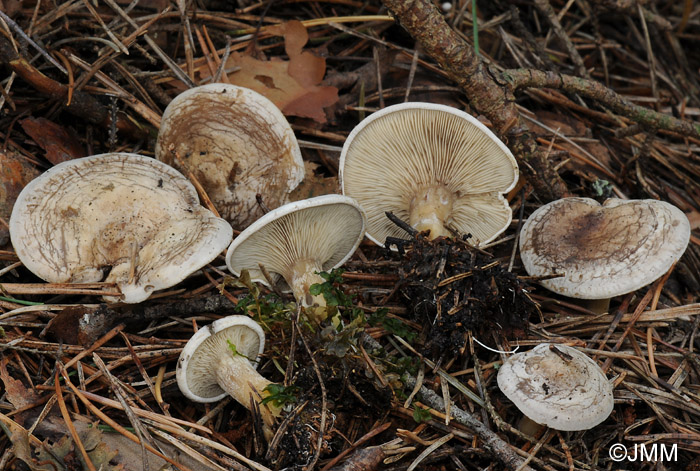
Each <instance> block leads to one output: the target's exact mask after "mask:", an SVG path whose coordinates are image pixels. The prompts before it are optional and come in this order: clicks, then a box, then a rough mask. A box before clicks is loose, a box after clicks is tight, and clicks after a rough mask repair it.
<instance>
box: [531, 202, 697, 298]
mask: <svg viewBox="0 0 700 471" xmlns="http://www.w3.org/2000/svg"><path fill="white" fill-rule="evenodd" d="M689 240H690V223H689V222H688V218H687V217H686V216H685V214H683V212H682V211H681V210H679V209H678V208H676V207H675V206H673V205H671V204H669V203H666V202H663V201H657V200H630V201H626V200H621V199H616V198H611V199H608V200H607V201H605V203H604V204H603V205H600V204H599V203H598V202H597V201H595V200H593V199H589V198H564V199H561V200H557V201H553V202H551V203H549V204H547V205H544V206H542V207H541V208H538V209H537V210H536V211H535V212H534V213H532V215H531V216H530V217H529V218H528V220H527V221H526V222H525V224H523V228H522V230H521V232H520V257H521V258H522V261H523V265H524V266H525V270H526V271H527V272H528V273H529V274H530V275H532V276H547V275H553V274H560V275H562V276H560V277H556V278H552V279H548V280H543V281H541V282H540V283H541V284H542V285H543V286H544V287H545V288H547V289H549V290H550V291H554V292H555V293H558V294H561V295H564V296H569V297H572V298H580V299H599V300H607V299H609V298H612V297H614V296H618V295H621V294H625V293H630V292H632V291H635V290H637V289H639V288H642V287H643V286H646V285H648V284H649V283H651V282H653V281H654V280H656V279H657V278H659V277H661V276H662V275H663V274H664V273H666V272H667V271H668V270H669V269H670V268H671V267H672V266H673V264H674V263H676V261H678V259H679V258H680V257H681V255H683V252H684V251H685V249H686V247H687V246H688V242H689ZM606 307H607V305H606V304H605V303H604V305H603V306H602V307H601V309H600V310H603V311H605V308H606Z"/></svg>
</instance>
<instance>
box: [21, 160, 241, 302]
mask: <svg viewBox="0 0 700 471" xmlns="http://www.w3.org/2000/svg"><path fill="white" fill-rule="evenodd" d="M10 236H11V238H12V245H13V247H14V248H15V251H16V252H17V256H19V258H20V260H21V261H22V263H23V264H24V265H25V266H26V267H27V268H28V269H29V270H30V271H31V272H32V273H34V274H35V275H37V276H38V277H40V278H42V279H44V280H46V281H49V282H53V283H89V282H96V281H102V280H103V279H104V281H107V282H113V283H117V285H118V286H119V288H120V290H121V292H122V294H123V298H122V299H113V298H109V299H107V300H108V301H124V302H127V303H138V302H141V301H143V300H145V299H146V298H148V296H149V295H150V294H151V293H152V292H153V291H155V290H159V289H164V288H169V287H171V286H173V285H175V284H176V283H178V282H180V281H182V280H183V279H184V278H185V277H187V276H188V275H189V274H190V273H193V272H195V271H196V270H198V269H200V268H201V267H203V266H204V265H206V264H207V263H209V262H211V261H212V260H213V259H214V258H216V256H217V255H218V254H219V253H221V251H222V250H224V249H225V248H226V246H227V245H228V244H229V243H230V241H231V239H232V237H233V230H232V229H231V226H230V225H229V224H228V223H227V222H226V221H224V220H223V219H221V218H217V217H215V216H214V215H213V214H212V213H211V211H209V210H207V209H205V208H204V207H202V206H200V204H199V199H198V197H197V192H196V191H195V189H194V187H193V186H192V185H191V184H190V182H189V181H188V180H187V179H186V178H185V177H184V176H183V175H182V174H180V173H179V172H178V171H177V170H175V169H173V168H172V167H169V166H168V165H166V164H164V163H162V162H159V161H157V160H155V159H152V158H148V157H143V156H141V155H136V154H127V153H112V154H101V155H95V156H92V157H84V158H81V159H74V160H69V161H67V162H63V163H61V164H58V165H56V166H54V167H52V168H50V169H49V170H47V171H46V172H44V173H43V174H42V175H40V176H39V177H37V178H35V179H34V180H32V181H31V182H30V183H29V184H28V185H27V186H26V187H25V188H24V190H22V192H21V193H20V195H19V197H18V198H17V202H16V203H15V206H14V209H13V211H12V216H11V217H10ZM107 273H108V274H107Z"/></svg>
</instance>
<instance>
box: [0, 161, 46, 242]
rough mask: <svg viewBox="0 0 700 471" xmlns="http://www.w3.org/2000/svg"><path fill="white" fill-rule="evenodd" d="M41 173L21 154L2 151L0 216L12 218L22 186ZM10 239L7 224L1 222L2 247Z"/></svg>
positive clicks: (5, 218) (6, 218) (0, 237)
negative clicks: (13, 208)
mask: <svg viewBox="0 0 700 471" xmlns="http://www.w3.org/2000/svg"><path fill="white" fill-rule="evenodd" d="M37 175H39V171H38V170H37V169H35V168H34V167H33V166H32V165H31V164H29V163H28V162H27V161H26V160H25V159H24V158H23V157H22V156H21V155H19V154H17V153H14V152H11V151H0V218H2V219H3V220H4V221H5V222H7V221H8V220H9V219H10V214H12V207H13V206H14V204H15V200H17V196H18V195H19V192H20V191H22V188H24V186H25V185H26V184H27V183H29V182H30V181H31V180H32V179H34V178H35V177H36V176H37ZM9 239H10V233H9V232H8V228H7V226H5V225H4V224H2V223H0V247H2V246H3V245H5V244H6V243H7V242H8V241H9Z"/></svg>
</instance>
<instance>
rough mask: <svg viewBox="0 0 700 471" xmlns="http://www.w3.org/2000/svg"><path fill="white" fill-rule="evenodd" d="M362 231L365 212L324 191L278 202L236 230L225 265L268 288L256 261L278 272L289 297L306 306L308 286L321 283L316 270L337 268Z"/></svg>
mask: <svg viewBox="0 0 700 471" xmlns="http://www.w3.org/2000/svg"><path fill="white" fill-rule="evenodd" d="M364 233H365V216H364V213H363V212H362V209H361V208H360V206H359V205H358V204H357V202H355V201H354V200H353V199H352V198H348V197H347V196H342V195H324V196H317V197H315V198H309V199H306V200H301V201H296V202H293V203H288V204H286V205H284V206H281V207H279V208H277V209H275V210H273V211H271V212H269V213H267V214H266V215H265V216H263V217H262V218H260V219H259V220H257V221H256V222H254V223H253V224H252V225H251V226H250V227H248V228H247V229H246V230H244V231H243V232H241V233H240V235H238V237H236V238H235V239H234V240H233V243H232V244H231V246H230V247H229V249H228V252H227V253H226V265H227V266H228V269H229V270H230V271H231V272H232V273H233V274H235V275H236V276H240V274H241V271H242V270H248V272H249V273H250V277H251V279H252V280H253V281H258V282H261V283H263V284H265V285H268V286H269V282H268V281H267V279H266V278H265V276H264V274H263V272H262V270H261V269H260V265H263V266H264V267H265V269H266V270H267V271H268V272H269V273H270V274H271V275H272V276H273V277H275V280H274V281H275V282H276V281H277V280H278V278H279V277H280V276H281V277H282V278H283V279H284V280H285V281H286V282H287V284H288V285H289V286H290V287H291V288H292V291H293V292H294V296H295V297H296V299H297V300H300V301H302V302H303V303H304V305H307V306H308V305H310V304H311V301H310V300H308V299H306V298H308V288H309V286H310V285H311V284H313V283H323V281H324V280H323V279H322V278H320V277H319V276H318V275H316V274H315V272H317V271H318V272H320V271H328V270H331V269H332V268H336V267H339V266H340V265H342V264H343V263H345V261H346V260H347V259H348V258H350V257H351V256H352V254H353V253H354V252H355V250H356V249H357V247H358V246H359V245H360V242H361V241H362V237H363V236H364Z"/></svg>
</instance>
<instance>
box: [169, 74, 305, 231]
mask: <svg viewBox="0 0 700 471" xmlns="http://www.w3.org/2000/svg"><path fill="white" fill-rule="evenodd" d="M171 148H172V149H173V150H174V151H175V152H177V153H178V155H179V156H180V157H181V159H182V161H183V162H184V163H185V165H186V166H187V169H188V170H190V171H191V172H192V173H193V174H194V176H195V177H196V178H197V180H199V182H200V183H201V184H202V186H203V187H204V190H205V191H206V192H207V194H208V195H209V197H210V198H211V200H212V202H213V203H214V206H215V207H216V209H217V210H218V211H219V213H220V214H221V216H222V217H223V218H224V219H226V220H227V221H229V222H230V223H231V224H232V225H233V226H234V227H235V228H237V229H243V228H245V227H247V226H248V225H249V224H250V223H252V222H253V221H255V220H256V219H258V218H259V217H260V216H262V215H263V211H262V209H261V208H260V207H259V205H258V204H257V201H256V199H255V195H256V194H262V195H263V197H264V203H265V205H267V207H269V208H276V207H278V206H280V205H282V204H284V203H285V202H286V201H287V195H288V193H289V192H290V191H292V190H293V189H294V188H296V186H297V185H298V184H299V182H301V180H302V179H303V178H304V162H303V161H302V158H301V151H300V150H299V145H298V144H297V140H296V138H295V137H294V132H293V131H292V128H291V127H290V126H289V123H288V122H287V120H286V119H285V117H284V115H283V114H282V112H281V111H280V110H279V109H278V108H277V107H276V106H275V105H274V103H272V102H271V101H270V100H268V99H267V98H265V97H264V96H262V95H260V94H259V93H257V92H254V91H253V90H250V89H248V88H244V87H238V86H235V85H229V84H225V83H212V84H209V85H203V86H200V87H195V88H192V89H190V90H187V91H185V92H183V93H181V94H180V95H178V96H177V97H175V98H174V99H173V101H172V102H170V104H169V105H168V107H167V108H166V109H165V112H164V113H163V119H162V121H161V125H160V131H159V133H158V141H157V142H156V157H157V158H158V159H159V160H162V161H163V162H165V163H167V164H170V165H173V166H174V167H176V168H179V166H180V163H179V162H178V161H177V159H175V157H174V155H173V153H172V152H171V150H170V149H171Z"/></svg>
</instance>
